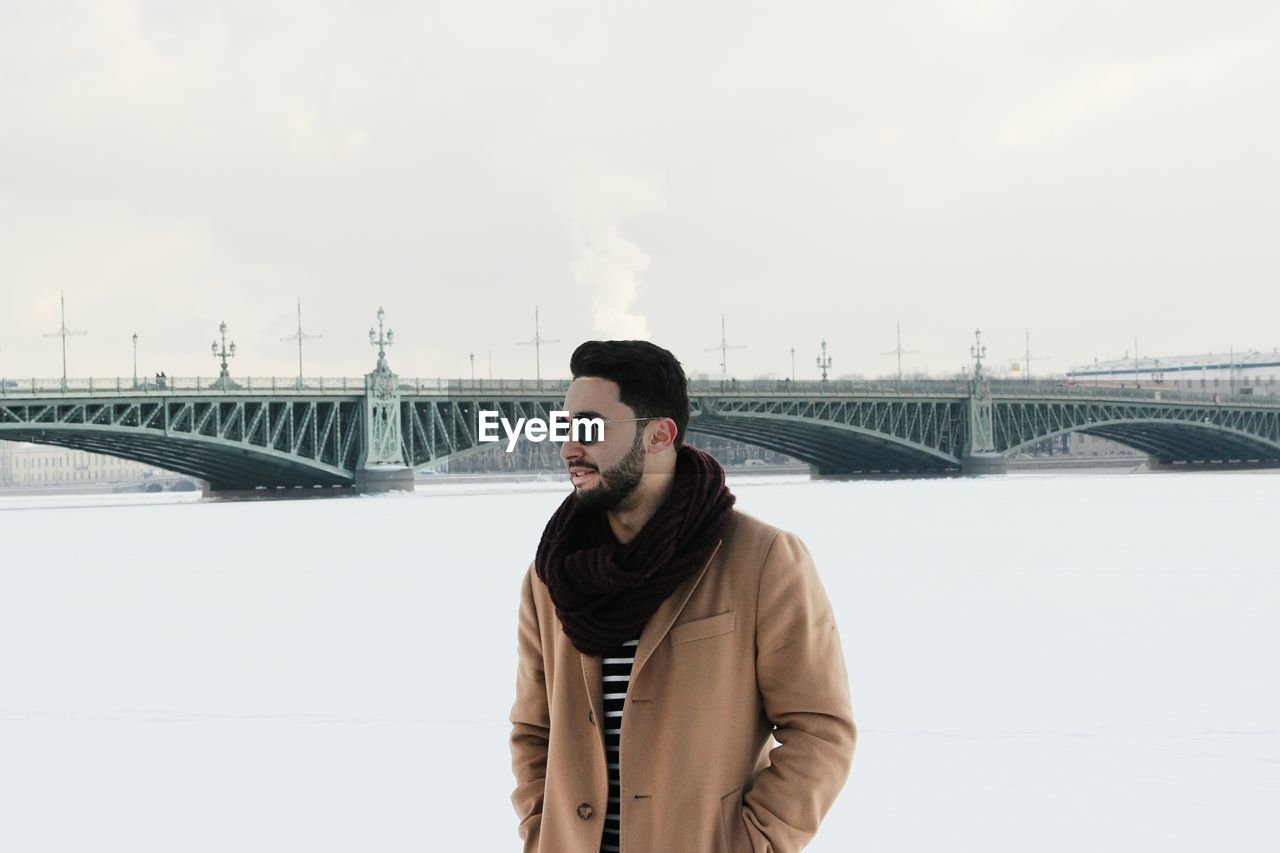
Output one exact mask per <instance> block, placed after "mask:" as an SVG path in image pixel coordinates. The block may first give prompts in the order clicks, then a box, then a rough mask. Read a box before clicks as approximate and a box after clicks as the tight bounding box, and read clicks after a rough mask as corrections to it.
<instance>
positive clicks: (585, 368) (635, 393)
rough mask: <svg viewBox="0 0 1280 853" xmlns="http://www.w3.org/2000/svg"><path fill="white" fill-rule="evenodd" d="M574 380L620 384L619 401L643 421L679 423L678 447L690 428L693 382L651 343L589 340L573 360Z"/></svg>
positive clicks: (674, 359) (571, 365) (677, 429)
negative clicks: (595, 379)
mask: <svg viewBox="0 0 1280 853" xmlns="http://www.w3.org/2000/svg"><path fill="white" fill-rule="evenodd" d="M569 372H571V373H572V374H573V378H574V379H577V378H579V377H581V376H599V377H600V378H602V379H610V380H612V381H614V382H616V383H618V399H619V400H620V401H621V402H622V403H624V404H625V405H627V406H630V407H631V408H632V409H633V410H634V411H635V413H636V417H639V418H650V417H658V418H671V420H673V421H675V422H676V440H675V444H674V446H675V448H676V449H677V450H679V449H680V447H681V445H682V444H684V434H685V428H686V427H688V425H689V380H688V379H687V378H686V377H685V375H684V368H682V367H681V366H680V362H679V361H677V360H676V357H675V356H674V355H672V354H671V353H670V352H668V351H667V350H664V349H663V348H662V347H660V346H657V345H656V344H651V343H649V342H648V341H587V342H586V343H584V344H582V345H581V346H579V347H578V348H577V349H576V350H574V351H573V355H572V356H570V357H569Z"/></svg>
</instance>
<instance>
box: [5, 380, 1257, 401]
mask: <svg viewBox="0 0 1280 853" xmlns="http://www.w3.org/2000/svg"><path fill="white" fill-rule="evenodd" d="M570 381H571V380H568V379H542V380H538V379H446V378H430V379H428V378H412V379H410V378H405V377H400V381H399V386H400V391H401V393H407V394H419V395H426V396H434V395H440V396H455V395H463V396H471V395H488V394H500V395H506V394H512V395H523V394H553V395H557V396H561V395H563V394H564V393H565V392H566V391H567V390H568V388H569V384H570ZM364 382H365V380H364V378H363V377H304V378H302V379H299V378H298V377H296V376H290V377H279V376H270V377H232V378H231V379H229V380H221V379H219V378H218V377H200V376H196V377H161V378H157V377H147V378H139V379H138V380H137V382H136V383H135V382H134V380H133V379H132V378H131V377H123V378H122V377H110V378H89V379H68V380H66V381H65V382H64V381H63V380H62V379H57V378H55V379H39V378H31V379H12V378H8V379H6V378H0V399H3V398H22V397H28V398H30V397H53V396H63V397H86V396H90V397H92V396H111V397H129V396H140V397H155V396H172V395H183V396H187V395H192V394H197V395H210V396H236V395H244V396H262V395H264V394H281V395H290V396H292V395H316V396H333V395H346V394H363V393H364ZM987 387H988V389H989V391H990V393H992V394H993V395H997V396H1005V397H1007V396H1013V397H1033V398H1034V397H1053V398H1058V399H1061V398H1063V397H1070V398H1087V397H1091V398H1106V399H1114V400H1128V401H1148V400H1152V401H1155V400H1164V401H1181V402H1199V403H1203V402H1211V403H1231V404H1236V405H1240V404H1255V405H1258V404H1261V405H1272V406H1273V405H1280V396H1269V395H1264V394H1253V393H1239V392H1238V391H1237V392H1236V393H1232V392H1231V391H1227V390H1221V389H1219V390H1214V389H1206V390H1204V391H1195V390H1190V389H1172V388H1153V387H1151V386H1150V385H1143V386H1142V387H1139V388H1123V387H1116V386H1113V385H1092V384H1089V383H1077V382H1067V381H1063V380H1044V381H1030V380H995V381H992V382H989V383H987ZM1250 390H1252V389H1250ZM969 391H970V383H969V382H968V381H966V380H962V379H903V380H901V381H898V380H894V379H867V380H864V379H832V380H829V381H820V380H801V381H795V382H792V381H791V380H789V379H741V380H739V379H726V380H723V381H722V380H719V379H694V380H691V381H690V382H689V393H690V395H711V396H759V395H767V396H772V395H787V396H791V395H795V396H806V397H813V396H845V395H850V394H854V395H865V396H895V397H902V396H920V397H929V396H944V397H964V396H967V395H968V394H969Z"/></svg>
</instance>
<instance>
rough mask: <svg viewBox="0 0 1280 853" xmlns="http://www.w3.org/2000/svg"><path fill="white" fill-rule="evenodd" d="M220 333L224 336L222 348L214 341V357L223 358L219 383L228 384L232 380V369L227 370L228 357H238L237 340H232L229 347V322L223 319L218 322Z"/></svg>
mask: <svg viewBox="0 0 1280 853" xmlns="http://www.w3.org/2000/svg"><path fill="white" fill-rule="evenodd" d="M218 333H219V334H220V335H221V336H222V348H221V349H219V348H218V342H217V341H216V340H215V341H214V342H213V346H212V349H213V357H214V358H217V359H221V360H222V370H221V371H220V372H219V373H218V384H219V385H222V386H226V385H228V384H230V382H231V371H229V370H227V359H228V358H235V357H236V342H235V341H232V342H231V346H230V348H228V347H227V322H226V321H225V320H223V321H222V322H221V323H219V324H218Z"/></svg>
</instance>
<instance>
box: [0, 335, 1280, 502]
mask: <svg viewBox="0 0 1280 853" xmlns="http://www.w3.org/2000/svg"><path fill="white" fill-rule="evenodd" d="M979 376H980V374H979ZM567 388H568V382H567V381H557V380H549V381H542V380H525V379H516V380H506V379H503V380H477V381H466V380H444V379H430V380H421V379H401V378H400V377H399V376H398V375H396V374H395V373H393V372H392V371H391V370H390V369H389V367H387V366H386V364H385V361H382V360H381V359H380V361H379V367H378V369H376V370H375V371H374V372H373V373H370V374H367V375H366V376H364V377H360V378H356V379H297V378H295V379H249V378H245V379H236V380H234V381H233V380H231V379H230V378H228V377H222V378H220V379H217V380H213V381H210V380H202V379H169V380H167V381H166V382H165V386H164V387H162V388H161V387H156V385H155V384H154V383H153V382H151V381H150V380H148V381H147V382H146V383H143V384H141V385H137V384H134V383H131V382H129V381H127V380H126V381H124V382H123V383H122V382H121V381H120V380H70V381H69V380H52V381H40V380H34V379H33V380H23V381H17V380H0V439H7V440H10V441H29V442H36V443H43V444H57V445H62V446H65V447H72V448H77V449H82V450H90V451H93V452H95V453H107V454H111V455H113V456H119V457H123V458H126V459H134V460H138V461H140V462H144V463H149V464H153V465H157V466H159V467H162V468H166V469H169V470H171V471H175V472H179V473H183V474H188V475H191V476H194V477H198V478H200V479H202V480H204V481H206V482H207V483H209V486H210V490H211V491H213V492H229V491H241V490H260V489H298V488H307V489H337V490H342V491H351V490H355V491H360V492H371V491H382V490H386V489H407V488H412V483H413V472H414V470H416V469H419V468H425V467H428V466H434V465H437V464H439V463H441V462H446V461H448V460H451V459H457V458H460V457H463V456H466V455H468V454H471V453H476V452H478V451H479V450H481V449H483V448H485V447H489V446H490V445H488V444H484V443H481V442H480V441H479V440H478V433H477V420H478V412H479V411H480V410H494V411H498V412H500V413H501V414H502V415H503V416H504V417H506V418H507V419H509V420H512V421H514V420H515V418H518V417H526V418H528V417H540V418H548V417H549V415H550V412H551V411H553V410H556V409H559V408H561V407H562V404H563V401H564V395H565V391H566V390H567ZM689 395H690V403H691V407H692V412H691V417H690V421H689V430H690V431H691V432H693V433H698V434H703V435H714V436H720V437H723V438H730V439H735V440H738V441H742V442H746V443H748V444H753V445H757V446H759V447H763V448H768V449H770V450H774V451H778V452H780V453H785V454H787V455H789V456H792V457H795V458H797V459H800V460H802V461H805V462H808V463H809V464H810V466H812V471H813V472H814V473H815V475H818V476H860V475H899V476H902V475H951V474H962V475H963V474H984V473H999V472H1001V471H1003V470H1004V467H1005V463H1006V460H1007V459H1008V457H1009V456H1010V455H1011V454H1013V453H1016V452H1017V451H1018V450H1020V449H1022V448H1025V447H1027V446H1029V445H1031V444H1034V443H1036V442H1039V441H1042V440H1044V439H1046V438H1052V437H1054V436H1058V435H1063V434H1067V433H1072V432H1081V433H1087V434H1090V435H1097V436H1102V437H1105V438H1108V439H1111V440H1113V441H1117V442H1120V443H1122V444H1126V445H1128V446H1130V447H1133V448H1136V449H1138V450H1140V451H1142V452H1144V453H1147V454H1150V455H1151V457H1153V459H1154V460H1155V461H1156V462H1157V463H1158V464H1160V465H1163V466H1168V467H1171V468H1176V469H1181V468H1199V467H1207V466H1246V467H1271V466H1278V467H1280V400H1274V401H1273V400H1271V399H1269V398H1260V397H1251V396H1228V395H1221V394H1216V393H1196V392H1191V391H1177V392H1172V391H1163V390H1152V389H1149V388H1144V389H1121V388H1110V387H1099V386H1090V385H1076V384H1067V383H1064V382H1061V381H1049V382H1030V381H1005V382H989V381H986V380H983V379H981V378H980V379H979V380H978V381H932V380H926V381H905V382H893V381H880V382H861V381H856V382H855V381H847V380H833V381H822V382H790V381H786V380H782V381H778V380H753V381H743V382H738V381H733V382H719V381H692V382H690V385H689Z"/></svg>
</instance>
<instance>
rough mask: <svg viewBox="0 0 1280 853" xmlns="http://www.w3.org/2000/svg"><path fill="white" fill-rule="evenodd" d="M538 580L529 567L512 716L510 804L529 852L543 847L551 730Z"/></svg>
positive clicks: (523, 592)
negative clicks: (535, 592) (535, 585)
mask: <svg viewBox="0 0 1280 853" xmlns="http://www.w3.org/2000/svg"><path fill="white" fill-rule="evenodd" d="M533 583H534V577H533V567H532V566H530V567H529V571H528V572H527V573H526V574H525V576H524V583H523V585H522V586H521V589H520V620H519V630H518V634H517V639H518V651H519V665H518V667H517V669H516V700H515V704H514V705H512V707H511V717H510V719H511V770H512V772H513V773H514V774H515V777H516V787H515V790H514V791H512V793H511V803H512V805H514V806H515V809H516V815H517V816H518V817H519V818H520V825H519V829H518V832H519V834H520V838H521V839H522V840H523V841H524V849H525V851H526V853H532V851H536V850H537V849H538V843H539V836H540V835H541V830H542V801H543V795H544V792H545V783H546V774H547V738H548V734H549V733H550V731H551V713H550V709H549V708H548V704H547V683H546V674H545V669H544V666H543V660H542V634H541V631H540V629H539V626H538V611H537V609H536V608H535V606H534V601H533Z"/></svg>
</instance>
